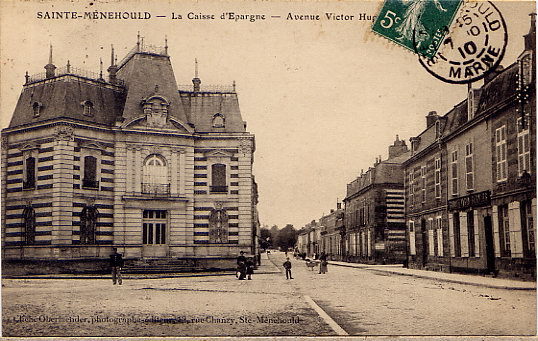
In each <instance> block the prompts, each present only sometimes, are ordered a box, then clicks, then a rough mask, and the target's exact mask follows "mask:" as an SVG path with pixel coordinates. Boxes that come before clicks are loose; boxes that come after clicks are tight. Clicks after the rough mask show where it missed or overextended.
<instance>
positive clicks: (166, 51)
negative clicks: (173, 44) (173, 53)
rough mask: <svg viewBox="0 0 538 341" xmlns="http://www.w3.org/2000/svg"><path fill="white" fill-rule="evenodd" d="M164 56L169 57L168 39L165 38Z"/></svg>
mask: <svg viewBox="0 0 538 341" xmlns="http://www.w3.org/2000/svg"><path fill="white" fill-rule="evenodd" d="M164 54H165V55H167V56H168V37H167V36H166V35H165V36H164Z"/></svg>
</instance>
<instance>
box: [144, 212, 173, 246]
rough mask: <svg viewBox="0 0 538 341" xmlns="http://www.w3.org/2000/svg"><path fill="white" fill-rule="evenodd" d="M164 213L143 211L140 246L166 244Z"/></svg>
mask: <svg viewBox="0 0 538 341" xmlns="http://www.w3.org/2000/svg"><path fill="white" fill-rule="evenodd" d="M166 213H167V212H166V211H163V210H144V212H143V215H142V218H143V220H142V221H143V222H142V244H146V245H151V244H166V224H167V219H166Z"/></svg>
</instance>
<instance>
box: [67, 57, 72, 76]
mask: <svg viewBox="0 0 538 341" xmlns="http://www.w3.org/2000/svg"><path fill="white" fill-rule="evenodd" d="M67 73H71V63H69V59H68V60H67Z"/></svg>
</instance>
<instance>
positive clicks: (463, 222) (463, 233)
mask: <svg viewBox="0 0 538 341" xmlns="http://www.w3.org/2000/svg"><path fill="white" fill-rule="evenodd" d="M468 234H469V232H468V228H467V212H460V243H461V256H462V257H469V240H468V239H467V238H468Z"/></svg>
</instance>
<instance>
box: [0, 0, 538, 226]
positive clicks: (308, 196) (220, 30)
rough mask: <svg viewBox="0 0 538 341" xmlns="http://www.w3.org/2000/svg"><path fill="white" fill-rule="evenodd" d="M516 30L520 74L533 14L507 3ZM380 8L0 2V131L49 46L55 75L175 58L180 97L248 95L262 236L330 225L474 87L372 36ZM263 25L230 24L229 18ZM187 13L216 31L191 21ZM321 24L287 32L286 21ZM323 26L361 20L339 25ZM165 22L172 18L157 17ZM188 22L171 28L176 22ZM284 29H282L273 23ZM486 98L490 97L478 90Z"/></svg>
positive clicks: (511, 45) (294, 26)
mask: <svg viewBox="0 0 538 341" xmlns="http://www.w3.org/2000/svg"><path fill="white" fill-rule="evenodd" d="M495 4H496V5H497V7H498V8H499V10H500V12H501V13H502V15H503V16H504V19H505V21H506V24H507V28H508V42H507V48H506V54H505V57H504V60H503V62H502V64H503V65H505V66H506V65H509V64H511V63H512V62H514V61H515V60H516V58H517V56H518V55H519V53H521V51H522V49H523V39H522V35H524V34H526V33H527V32H528V30H529V23H530V19H529V16H528V14H529V13H531V12H534V11H535V3H534V2H530V1H501V2H495ZM381 6H382V2H380V1H303V2H299V1H253V0H252V1H159V0H157V1H135V0H132V1H107V2H104V1H79V2H75V1H47V0H43V1H32V0H28V1H22V0H19V1H12V0H3V1H1V2H0V7H1V8H0V9H1V11H0V13H1V14H0V60H1V64H0V95H1V96H0V127H1V128H5V127H7V125H8V124H9V120H10V118H11V115H12V113H13V110H14V108H15V104H16V101H17V99H18V96H19V94H20V92H21V90H22V85H23V83H24V74H25V72H26V71H28V72H29V73H30V74H34V73H40V72H44V69H43V66H44V65H45V64H47V62H48V51H49V44H52V45H53V50H54V57H53V62H54V64H55V65H56V66H57V67H60V66H64V65H66V64H67V60H69V61H70V63H71V65H72V66H74V67H79V68H83V69H88V70H90V71H94V72H99V59H100V58H102V59H103V62H104V69H105V70H106V68H107V67H108V64H109V60H110V45H111V44H113V45H114V48H115V50H116V53H117V54H118V59H121V58H122V57H123V56H124V55H125V54H126V53H127V51H129V50H130V49H131V48H132V47H133V46H134V45H135V44H136V35H137V32H138V31H140V34H141V35H142V36H143V37H144V41H145V42H146V43H147V44H153V45H164V39H165V36H167V39H168V45H169V50H168V52H169V55H170V56H171V61H172V66H173V69H174V72H175V76H176V80H177V83H178V84H192V82H191V79H192V78H193V75H194V59H195V58H197V59H198V62H199V77H200V79H201V80H202V84H203V85H204V84H205V85H209V84H231V83H232V82H233V81H235V82H236V84H237V93H238V96H239V102H240V106H241V113H242V116H243V120H245V121H247V124H248V126H247V129H248V131H250V132H251V133H253V134H255V136H256V152H255V156H254V158H255V161H254V174H255V177H256V181H257V183H258V188H259V205H258V210H259V214H260V220H261V223H262V224H267V225H274V224H276V225H278V226H279V227H284V226H285V225H286V224H293V225H294V226H295V227H296V228H300V227H302V226H304V225H305V224H306V223H308V222H310V221H312V220H317V219H319V218H320V217H321V216H322V215H323V214H327V213H328V212H329V211H330V209H332V208H336V203H337V201H341V200H342V199H343V198H344V197H345V195H346V184H347V183H349V182H351V181H353V180H354V179H355V178H356V177H357V176H358V175H359V174H360V172H361V169H365V170H366V169H368V167H369V166H372V164H373V163H374V161H375V158H376V157H378V156H379V155H381V157H382V158H383V159H386V158H387V148H388V145H389V144H391V143H392V142H393V141H394V139H395V136H396V134H398V135H399V137H400V139H405V140H406V141H408V139H409V137H411V136H416V135H418V134H420V132H421V131H422V130H423V129H424V128H425V124H426V119H425V116H426V115H427V114H428V112H430V111H432V110H435V111H437V112H438V113H439V114H440V115H442V114H444V113H446V112H447V111H448V110H450V109H451V108H452V107H453V106H454V105H456V104H457V103H459V102H460V101H461V100H463V99H464V98H465V96H466V93H467V86H466V85H454V84H447V83H444V82H442V81H440V80H438V79H436V78H434V77H433V76H431V75H430V74H429V73H427V72H426V70H424V69H423V67H422V66H421V65H420V64H419V62H418V58H417V57H416V56H415V55H414V54H413V53H411V52H409V51H407V50H404V49H403V48H402V47H400V46H395V45H394V44H392V43H390V42H388V41H387V40H385V39H384V38H382V37H379V36H377V35H375V34H373V33H372V32H371V29H370V27H371V24H372V21H369V20H358V17H359V15H360V14H361V13H364V14H365V15H366V16H374V15H376V14H377V12H378V11H379V10H380V8H381ZM40 11H41V12H46V11H49V12H51V11H77V12H86V11H100V12H101V11H122V12H123V11H128V12H135V11H142V12H149V13H150V14H151V19H148V20H131V19H129V20H90V19H38V14H37V12H40ZM230 12H233V13H235V14H253V15H255V14H258V15H265V20H256V21H254V22H250V21H249V20H246V21H244V20H239V21H235V20H220V19H219V18H220V16H221V15H222V14H223V13H230ZM188 13H193V14H196V15H198V14H203V15H210V14H213V15H215V19H214V20H202V19H192V20H191V19H186V16H187V14H188ZM289 13H291V14H292V15H295V14H297V15H316V14H319V15H320V16H321V20H319V21H310V20H303V21H295V20H286V19H287V16H288V14H289ZM325 13H335V14H347V15H354V16H355V17H354V20H349V21H336V20H327V19H326V17H325ZM158 15H162V16H165V17H163V18H158V17H157V16H158ZM179 15H181V16H182V18H183V19H172V16H174V17H178V16H179ZM272 16H280V18H272ZM474 86H478V84H475V85H474Z"/></svg>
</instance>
